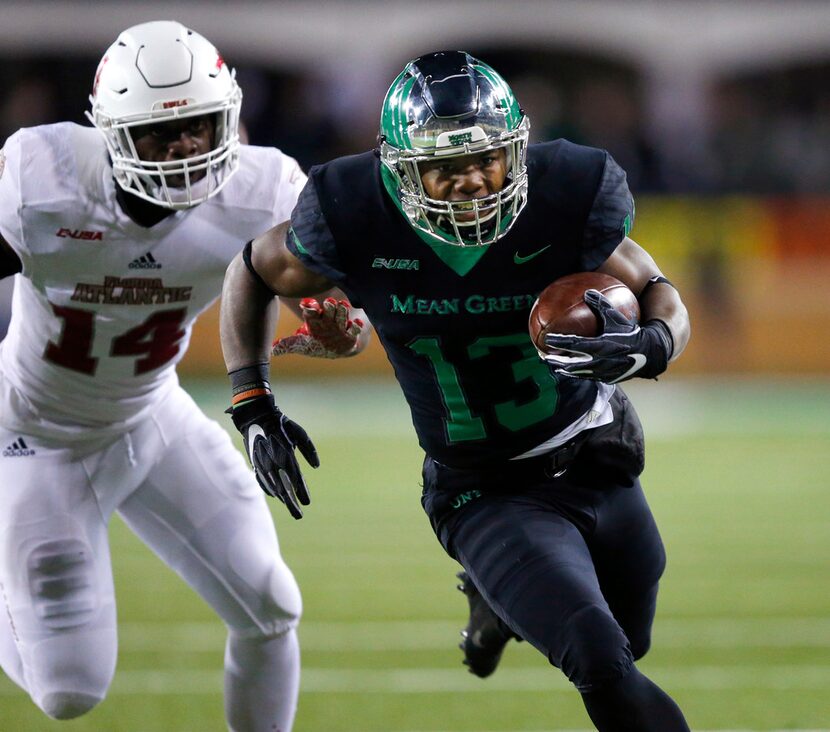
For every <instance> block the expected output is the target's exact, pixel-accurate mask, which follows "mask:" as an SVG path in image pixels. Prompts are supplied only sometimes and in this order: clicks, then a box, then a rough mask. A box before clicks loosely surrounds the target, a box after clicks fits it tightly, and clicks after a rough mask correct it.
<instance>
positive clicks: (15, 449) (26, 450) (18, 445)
mask: <svg viewBox="0 0 830 732" xmlns="http://www.w3.org/2000/svg"><path fill="white" fill-rule="evenodd" d="M34 454H35V451H34V450H33V449H32V448H30V447H29V446H28V445H27V444H26V440H24V439H23V438H22V437H18V438H17V439H16V440H15V441H14V442H12V444H11V445H9V446H8V447H7V448H6V449H5V450H3V457H28V456H29V455H34Z"/></svg>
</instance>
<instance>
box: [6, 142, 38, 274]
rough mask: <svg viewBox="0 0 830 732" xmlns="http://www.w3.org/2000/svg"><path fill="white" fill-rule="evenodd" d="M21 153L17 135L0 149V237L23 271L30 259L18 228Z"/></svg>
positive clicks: (20, 228)
mask: <svg viewBox="0 0 830 732" xmlns="http://www.w3.org/2000/svg"><path fill="white" fill-rule="evenodd" d="M22 157H23V150H22V147H21V144H20V133H16V134H14V135H12V136H11V137H10V138H9V139H8V140H7V141H6V144H5V145H4V146H3V148H1V149H0V234H2V236H3V238H4V239H5V240H6V242H7V243H8V245H9V246H10V247H11V248H12V250H14V252H15V254H17V256H18V257H20V260H21V262H22V263H23V268H24V271H25V269H26V265H27V263H28V262H29V261H30V259H31V253H30V252H29V248H28V247H27V246H26V241H25V239H24V236H23V226H22V224H21V215H20V214H21V210H22V208H23V198H22V194H21V190H20V170H21V168H22V167H23V166H22V165H21V158H22Z"/></svg>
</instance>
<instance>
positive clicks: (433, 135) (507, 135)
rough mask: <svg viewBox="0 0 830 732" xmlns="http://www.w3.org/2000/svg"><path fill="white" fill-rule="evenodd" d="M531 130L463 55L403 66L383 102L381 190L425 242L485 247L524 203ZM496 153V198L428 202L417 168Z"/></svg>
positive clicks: (487, 70) (495, 82)
mask: <svg viewBox="0 0 830 732" xmlns="http://www.w3.org/2000/svg"><path fill="white" fill-rule="evenodd" d="M529 128H530V123H529V122H528V119H527V116H526V115H525V114H524V112H523V111H522V110H521V108H520V107H519V104H518V102H517V101H516V98H515V96H514V95H513V92H512V91H511V89H510V87H509V86H508V85H507V82H505V80H504V79H503V78H502V77H501V76H500V75H499V74H498V73H497V72H496V71H495V70H493V69H492V68H491V67H490V66H488V65H487V64H485V63H483V62H482V61H479V60H478V59H475V58H473V57H472V56H470V55H469V54H467V53H464V52H461V51H442V52H438V53H432V54H428V55H426V56H421V57H420V58H417V59H415V60H414V61H411V62H409V63H408V64H407V65H406V67H405V68H404V70H403V71H402V72H401V73H400V74H399V76H398V78H397V79H395V81H394V82H393V83H392V85H391V86H390V88H389V91H388V92H387V93H386V97H385V99H384V102H383V107H382V110H381V120H380V134H379V136H378V139H379V140H381V141H382V143H381V145H380V157H381V163H382V173H383V181H384V185H385V186H386V190H387V192H388V193H389V195H390V196H391V197H392V199H393V201H395V203H396V204H397V205H398V207H399V208H400V209H401V212H402V213H403V214H404V215H405V216H406V218H407V220H408V221H409V222H410V224H411V225H412V226H413V227H414V228H415V229H416V231H417V232H418V233H419V235H421V236H422V237H423V238H425V239H427V240H428V241H437V242H442V243H446V244H454V245H459V246H477V245H486V244H491V243H493V242H494V241H497V240H498V239H500V238H501V237H502V236H504V235H505V234H506V233H507V232H508V230H509V229H510V227H511V226H512V225H513V223H514V222H515V220H516V217H517V216H518V215H519V213H520V212H521V211H522V209H523V208H524V205H525V203H526V201H527V167H526V164H525V157H526V155H525V151H526V148H527V140H528V133H529ZM498 148H505V150H506V154H507V176H506V179H505V185H504V187H503V188H502V190H501V191H499V192H498V193H496V194H494V195H491V196H488V197H487V198H481V199H476V200H475V201H473V202H472V203H471V202H470V201H461V202H455V203H450V202H447V201H441V200H436V199H432V198H429V197H428V196H427V194H426V192H425V191H424V188H423V185H422V184H421V179H420V176H419V175H418V164H419V163H421V162H424V161H427V160H432V159H434V158H437V157H440V158H441V159H446V158H453V157H456V156H461V155H470V154H473V153H482V152H486V151H489V150H496V149H498ZM471 211H472V212H474V214H475V215H474V216H472V215H471Z"/></svg>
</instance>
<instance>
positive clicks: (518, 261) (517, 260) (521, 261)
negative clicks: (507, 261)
mask: <svg viewBox="0 0 830 732" xmlns="http://www.w3.org/2000/svg"><path fill="white" fill-rule="evenodd" d="M550 247H551V245H550V244H548V245H547V246H546V247H542V248H541V249H540V250H539V251H537V252H533V254H528V255H527V256H526V257H523V256H522V255H521V254H519V253H518V252H515V253H514V254H513V261H514V262H515V263H516V264H524V263H525V262H529V261H530V260H531V259H533V258H534V257H538V256H539V255H540V254H541V253H542V252H544V251H545V250H546V249H550Z"/></svg>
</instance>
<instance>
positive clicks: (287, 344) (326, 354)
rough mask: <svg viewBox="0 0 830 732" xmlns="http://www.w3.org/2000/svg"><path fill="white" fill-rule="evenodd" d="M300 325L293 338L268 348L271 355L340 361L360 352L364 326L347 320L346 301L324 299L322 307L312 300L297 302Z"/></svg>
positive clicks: (281, 340) (285, 339)
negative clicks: (301, 322)
mask: <svg viewBox="0 0 830 732" xmlns="http://www.w3.org/2000/svg"><path fill="white" fill-rule="evenodd" d="M300 310H301V311H302V313H303V324H302V325H301V326H300V327H299V328H297V330H296V331H295V332H294V334H293V335H290V336H285V337H284V338H278V339H277V340H275V341H274V343H273V344H272V346H271V355H273V356H285V355H287V354H298V355H300V356H311V357H312V358H344V357H347V356H354V355H355V354H357V353H359V352H360V351H361V350H362V344H361V341H360V334H361V333H362V332H363V329H364V327H365V326H364V323H363V321H362V320H361V319H360V318H355V319H354V320H351V319H350V318H349V311H350V310H351V305H350V304H349V302H348V301H347V300H335V299H334V298H333V297H327V298H326V299H325V300H323V302H322V304H321V303H320V302H318V301H317V300H315V299H314V298H312V297H306V298H303V299H302V300H300Z"/></svg>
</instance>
